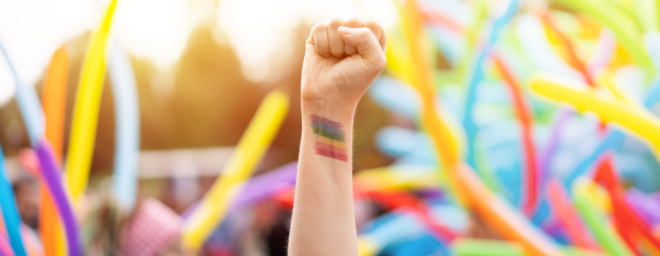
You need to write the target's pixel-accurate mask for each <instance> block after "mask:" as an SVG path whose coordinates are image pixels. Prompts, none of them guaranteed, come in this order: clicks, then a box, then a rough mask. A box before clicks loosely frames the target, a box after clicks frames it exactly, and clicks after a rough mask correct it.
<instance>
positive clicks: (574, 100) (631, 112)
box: [530, 75, 660, 159]
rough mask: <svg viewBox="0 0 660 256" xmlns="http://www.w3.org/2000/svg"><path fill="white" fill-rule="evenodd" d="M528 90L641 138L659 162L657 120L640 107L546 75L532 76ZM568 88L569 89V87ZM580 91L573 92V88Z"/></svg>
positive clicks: (659, 135) (659, 133)
mask: <svg viewBox="0 0 660 256" xmlns="http://www.w3.org/2000/svg"><path fill="white" fill-rule="evenodd" d="M530 84H531V87H532V90H534V91H535V92H537V93H538V94H540V95H543V96H545V97H548V98H550V99H553V100H558V101H562V102H566V103H569V104H571V105H573V106H575V107H576V108H577V109H579V110H582V111H585V110H589V111H593V112H595V113H596V114H597V115H598V116H599V117H600V118H601V119H602V120H603V121H604V122H609V121H611V122H616V123H618V124H619V125H621V126H623V127H624V128H626V129H627V130H629V131H631V132H633V133H635V134H637V135H639V136H640V137H642V138H645V139H646V140H647V141H648V142H649V143H650V144H651V146H652V148H653V149H654V150H653V153H655V156H656V158H658V159H660V155H659V154H658V152H659V151H658V149H660V119H658V118H657V117H656V116H654V115H653V114H651V113H649V112H648V111H647V110H646V109H644V108H643V107H642V106H641V105H637V104H634V103H630V102H627V101H624V100H621V99H619V98H616V97H612V98H609V99H602V98H601V97H599V96H598V95H596V93H595V91H593V90H591V89H588V88H586V86H581V85H570V84H568V86H563V84H567V82H564V81H561V80H558V79H555V78H553V77H550V76H546V75H534V76H533V77H532V78H531V79H530ZM569 86H570V87H569ZM580 87H582V88H584V89H576V88H580Z"/></svg>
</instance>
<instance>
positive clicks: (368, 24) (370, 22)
mask: <svg viewBox="0 0 660 256" xmlns="http://www.w3.org/2000/svg"><path fill="white" fill-rule="evenodd" d="M364 26H365V27H368V28H371V29H380V28H381V27H380V23H378V21H375V20H367V22H365V23H364Z"/></svg>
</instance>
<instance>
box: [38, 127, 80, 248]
mask: <svg viewBox="0 0 660 256" xmlns="http://www.w3.org/2000/svg"><path fill="white" fill-rule="evenodd" d="M34 152H35V153H36V154H37V158H38V159H39V165H40V166H41V175H42V176H43V178H44V180H45V181H46V185H47V187H48V190H49V191H50V195H51V196H52V197H53V200H54V201H55V205H56V208H57V210H58V212H59V213H60V216H61V217H62V222H63V223H64V230H65V232H66V236H67V245H68V248H69V255H70V256H82V255H83V254H82V245H81V244H80V241H81V240H80V237H79V234H78V224H77V222H76V218H75V216H74V214H73V209H72V207H71V203H70V201H69V197H68V196H67V194H66V192H65V190H64V187H63V186H62V179H61V176H60V175H61V173H62V169H61V167H60V166H59V164H58V163H57V161H56V160H55V155H54V154H53V149H52V148H51V146H50V143H49V142H48V140H41V141H40V142H39V143H38V144H37V145H35V147H34Z"/></svg>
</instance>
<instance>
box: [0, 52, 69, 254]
mask: <svg viewBox="0 0 660 256" xmlns="http://www.w3.org/2000/svg"><path fill="white" fill-rule="evenodd" d="M0 51H2V52H3V54H4V56H5V59H7V63H8V64H9V67H10V69H11V70H12V73H13V74H14V78H15V80H16V101H17V103H18V106H19V109H20V110H21V116H22V117H23V120H24V122H25V126H26V128H27V130H28V136H29V138H30V143H31V144H32V148H33V149H34V150H35V152H36V153H37V159H38V160H39V165H40V166H41V167H42V170H41V173H40V175H41V176H42V177H41V178H42V179H43V180H45V181H47V182H46V184H47V187H48V190H49V192H50V195H51V196H52V198H54V199H55V202H56V204H57V209H58V211H59V213H60V216H61V217H62V220H63V222H64V227H65V230H66V235H67V246H68V248H69V255H74V256H78V255H82V254H81V251H80V250H81V249H82V247H81V246H80V237H79V236H78V235H79V234H78V227H77V223H76V219H75V217H74V215H73V210H72V209H71V204H70V203H69V199H68V197H67V195H66V192H65V191H64V188H63V187H62V181H61V176H60V174H61V171H60V170H61V168H60V163H59V161H58V160H57V159H56V158H55V155H54V153H53V151H52V149H51V148H50V143H49V142H48V140H46V139H45V137H44V123H43V119H44V118H43V116H44V114H43V108H42V107H41V105H40V104H39V100H38V98H37V95H36V92H35V91H34V90H32V88H30V87H27V86H25V85H24V84H23V83H22V82H21V81H22V80H21V78H20V77H19V76H18V74H17V72H16V69H15V68H14V66H13V65H12V63H11V61H10V59H9V56H8V55H7V52H6V51H5V49H4V48H3V47H2V44H0ZM16 254H19V252H16Z"/></svg>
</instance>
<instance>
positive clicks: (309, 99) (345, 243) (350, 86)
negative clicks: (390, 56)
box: [289, 18, 386, 256]
mask: <svg viewBox="0 0 660 256" xmlns="http://www.w3.org/2000/svg"><path fill="white" fill-rule="evenodd" d="M385 43H386V38H385V32H384V31H383V29H382V27H381V26H380V25H379V24H378V23H377V22H375V21H370V20H369V21H363V20H360V19H357V18H351V19H348V20H344V19H340V18H335V19H333V20H332V21H330V22H329V23H319V24H317V25H316V26H314V28H313V29H312V31H311V32H310V35H309V38H308V39H307V44H306V47H307V48H306V52H305V61H304V63H303V70H302V92H301V95H302V100H301V104H302V119H303V120H302V123H303V130H302V139H301V146H300V156H299V162H298V180H297V186H296V197H295V203H294V208H293V219H292V223H291V234H290V240H289V255H291V256H302V255H306V256H308V255H313V256H324V255H357V254H358V248H357V246H358V245H357V231H356V227H355V217H354V213H353V191H352V164H351V162H352V156H351V155H352V139H353V135H352V130H353V116H354V113H355V108H356V106H357V104H358V101H359V100H360V98H361V97H362V95H363V94H364V92H365V91H366V90H367V89H368V88H369V86H370V85H371V83H373V81H374V80H375V79H376V77H377V76H378V75H379V74H380V72H381V71H382V70H383V68H384V67H385V64H386V59H385ZM312 116H315V117H316V118H318V117H321V118H325V119H327V120H329V121H327V123H331V124H335V125H336V126H337V127H340V128H339V129H336V130H340V131H336V130H332V131H334V133H341V134H344V135H342V136H343V137H342V138H341V139H339V138H335V139H334V140H336V141H333V140H332V139H327V138H325V137H323V136H321V135H319V133H318V132H316V131H315V130H314V128H312V125H313V124H312V121H313V120H312V119H313V118H312ZM315 120H318V119H315ZM330 129H334V128H330ZM326 137H327V136H326ZM339 140H343V141H341V142H340V144H333V143H339V142H338V141H339ZM319 141H324V142H325V143H329V144H333V145H336V146H338V147H341V148H343V149H342V151H340V152H341V155H342V156H336V155H331V156H328V155H327V154H326V155H323V154H320V153H319V152H318V148H317V147H318V145H319V144H318V143H319ZM344 157H347V158H344Z"/></svg>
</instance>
